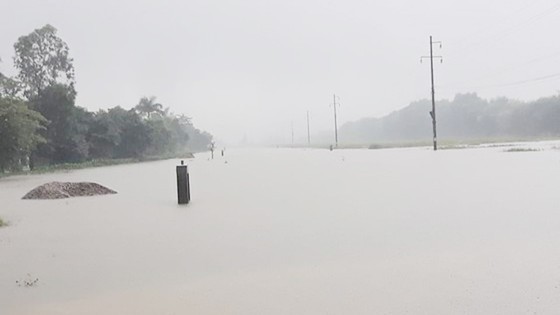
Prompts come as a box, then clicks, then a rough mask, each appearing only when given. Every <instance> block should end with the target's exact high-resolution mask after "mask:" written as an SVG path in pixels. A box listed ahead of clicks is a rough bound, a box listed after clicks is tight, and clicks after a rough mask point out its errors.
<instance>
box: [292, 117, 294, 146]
mask: <svg viewBox="0 0 560 315" xmlns="http://www.w3.org/2000/svg"><path fill="white" fill-rule="evenodd" d="M293 146H294V122H293V121H292V147H293Z"/></svg>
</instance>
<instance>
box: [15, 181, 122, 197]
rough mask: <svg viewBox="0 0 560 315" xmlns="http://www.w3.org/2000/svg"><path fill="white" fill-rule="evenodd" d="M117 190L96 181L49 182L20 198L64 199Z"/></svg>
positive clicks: (103, 193) (113, 192)
mask: <svg viewBox="0 0 560 315" xmlns="http://www.w3.org/2000/svg"><path fill="white" fill-rule="evenodd" d="M116 193H117V192H116V191H114V190H111V189H109V188H107V187H104V186H101V185H99V184H96V183H87V182H84V183H63V182H51V183H47V184H44V185H41V186H39V187H37V188H35V189H33V190H32V191H30V192H28V193H27V194H26V195H25V196H23V198H22V199H64V198H70V197H81V196H97V195H107V194H116Z"/></svg>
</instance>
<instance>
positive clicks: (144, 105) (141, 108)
mask: <svg viewBox="0 0 560 315" xmlns="http://www.w3.org/2000/svg"><path fill="white" fill-rule="evenodd" d="M134 110H136V112H137V113H138V114H139V115H140V116H141V117H142V118H147V119H150V118H151V117H152V114H158V115H160V116H162V115H163V114H164V110H163V105H161V104H160V103H157V102H156V98H155V96H152V97H149V98H148V97H142V98H141V99H140V102H138V105H136V106H135V107H134Z"/></svg>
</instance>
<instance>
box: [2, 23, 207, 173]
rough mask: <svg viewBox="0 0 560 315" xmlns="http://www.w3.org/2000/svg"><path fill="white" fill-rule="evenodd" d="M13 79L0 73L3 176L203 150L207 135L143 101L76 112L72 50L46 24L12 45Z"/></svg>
mask: <svg viewBox="0 0 560 315" xmlns="http://www.w3.org/2000/svg"><path fill="white" fill-rule="evenodd" d="M14 48H15V56H14V65H15V68H16V69H17V71H18V72H17V75H16V76H14V77H8V76H5V75H3V74H2V73H0V172H2V173H3V172H5V171H17V170H21V169H22V168H24V167H27V166H28V167H29V168H31V169H33V168H34V167H36V166H43V165H53V164H61V163H79V162H84V161H89V160H95V159H117V158H143V157H148V156H168V155H172V154H179V153H184V152H186V151H191V152H192V151H202V150H206V149H207V148H208V145H209V144H210V143H211V142H212V135H211V134H209V133H207V132H205V131H201V130H198V129H197V128H195V127H194V125H193V124H192V121H191V119H190V118H189V117H187V116H185V115H177V114H174V113H172V112H170V111H169V109H168V108H165V107H164V106H163V105H162V104H160V103H158V102H157V100H156V98H155V97H143V98H141V99H140V101H139V102H138V104H136V105H135V106H134V107H133V108H131V109H124V108H122V107H120V106H117V107H113V108H110V109H107V110H99V111H97V112H90V111H88V110H87V109H85V108H83V107H79V106H76V104H75V100H76V94H77V92H76V90H75V74H74V66H73V59H72V58H71V57H70V54H69V47H68V45H67V44H66V42H64V41H63V40H62V39H61V38H60V37H58V36H57V31H56V29H55V28H54V27H52V26H51V25H45V26H44V27H42V28H40V29H36V30H34V31H33V32H32V33H30V34H28V35H25V36H21V37H20V38H19V39H18V40H17V42H16V43H15V44H14Z"/></svg>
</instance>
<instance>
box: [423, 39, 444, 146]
mask: <svg viewBox="0 0 560 315" xmlns="http://www.w3.org/2000/svg"><path fill="white" fill-rule="evenodd" d="M433 44H439V48H441V42H439V41H438V42H434V41H433V40H432V36H430V56H422V57H420V62H422V60H423V59H424V58H430V70H431V74H432V111H431V112H430V116H432V125H433V128H434V151H437V132H436V91H435V89H434V58H436V59H439V60H440V61H441V62H443V57H442V56H434V53H433Z"/></svg>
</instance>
